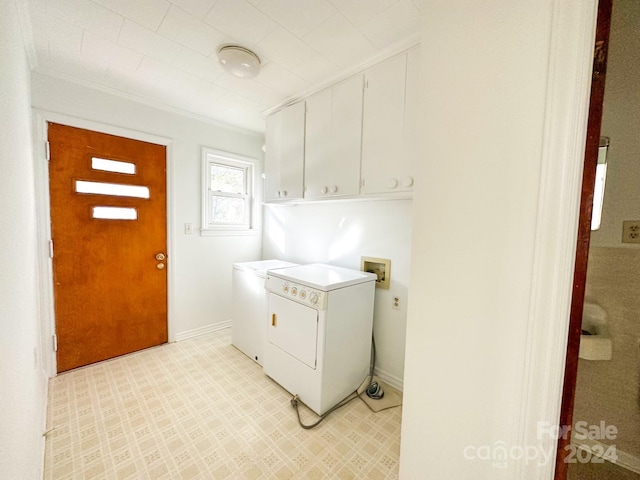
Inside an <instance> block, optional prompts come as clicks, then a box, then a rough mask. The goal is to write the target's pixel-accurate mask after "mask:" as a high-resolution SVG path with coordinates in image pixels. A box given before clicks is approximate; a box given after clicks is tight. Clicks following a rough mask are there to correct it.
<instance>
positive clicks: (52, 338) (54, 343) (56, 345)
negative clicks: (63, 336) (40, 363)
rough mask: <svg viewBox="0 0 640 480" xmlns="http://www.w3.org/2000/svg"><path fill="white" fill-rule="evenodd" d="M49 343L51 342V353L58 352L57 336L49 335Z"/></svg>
mask: <svg viewBox="0 0 640 480" xmlns="http://www.w3.org/2000/svg"><path fill="white" fill-rule="evenodd" d="M51 341H52V342H53V351H54V352H57V351H58V335H56V334H55V333H54V334H53V335H51Z"/></svg>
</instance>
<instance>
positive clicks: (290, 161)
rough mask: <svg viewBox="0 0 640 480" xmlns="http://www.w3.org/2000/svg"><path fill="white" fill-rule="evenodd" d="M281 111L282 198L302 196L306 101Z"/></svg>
mask: <svg viewBox="0 0 640 480" xmlns="http://www.w3.org/2000/svg"><path fill="white" fill-rule="evenodd" d="M281 113H282V119H281V122H282V125H281V136H280V141H281V150H280V189H279V191H280V199H293V198H302V192H303V180H304V122H305V102H298V103H296V104H294V105H291V106H289V107H287V108H285V109H283V110H282V112H281Z"/></svg>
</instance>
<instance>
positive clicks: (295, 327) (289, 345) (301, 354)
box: [267, 293, 318, 369]
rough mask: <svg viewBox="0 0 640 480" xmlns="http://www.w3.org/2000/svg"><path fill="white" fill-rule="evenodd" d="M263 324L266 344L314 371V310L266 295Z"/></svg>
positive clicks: (315, 320) (316, 323)
mask: <svg viewBox="0 0 640 480" xmlns="http://www.w3.org/2000/svg"><path fill="white" fill-rule="evenodd" d="M267 322H268V323H267V340H268V341H269V342H270V343H271V344H273V345H275V346H276V347H278V348H280V349H281V350H283V351H285V352H286V353H288V354H289V355H291V356H293V357H295V358H297V359H298V360H300V361H301V362H303V363H304V364H306V365H308V366H309V367H311V368H313V369H315V368H316V348H317V339H318V311H317V310H315V309H313V308H310V307H307V306H305V305H301V304H299V303H296V302H294V301H292V300H287V299H286V298H284V297H281V296H279V295H275V294H273V293H270V294H269V317H268V319H267Z"/></svg>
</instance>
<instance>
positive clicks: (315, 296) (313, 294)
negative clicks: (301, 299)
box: [309, 292, 318, 305]
mask: <svg viewBox="0 0 640 480" xmlns="http://www.w3.org/2000/svg"><path fill="white" fill-rule="evenodd" d="M309 301H310V302H311V303H312V304H313V305H316V304H317V303H318V294H317V293H316V292H311V294H310V295H309Z"/></svg>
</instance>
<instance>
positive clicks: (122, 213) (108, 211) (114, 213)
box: [92, 207, 138, 220]
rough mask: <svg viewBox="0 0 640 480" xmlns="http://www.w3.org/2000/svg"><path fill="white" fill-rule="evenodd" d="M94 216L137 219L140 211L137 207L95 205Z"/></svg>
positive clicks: (113, 218) (112, 218)
mask: <svg viewBox="0 0 640 480" xmlns="http://www.w3.org/2000/svg"><path fill="white" fill-rule="evenodd" d="M92 216H93V218H106V219H109V220H137V219H138V212H137V210H136V209H135V208H125V207H93V215H92Z"/></svg>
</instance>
